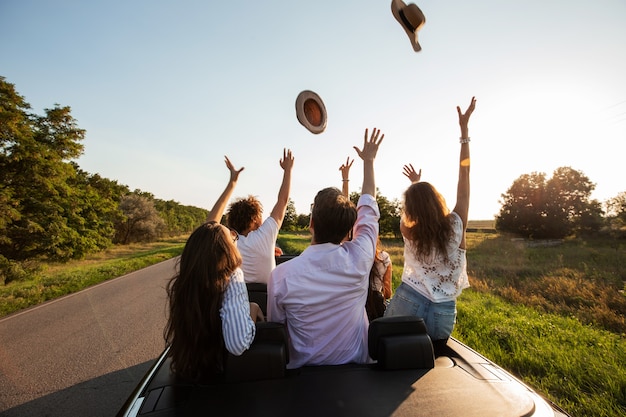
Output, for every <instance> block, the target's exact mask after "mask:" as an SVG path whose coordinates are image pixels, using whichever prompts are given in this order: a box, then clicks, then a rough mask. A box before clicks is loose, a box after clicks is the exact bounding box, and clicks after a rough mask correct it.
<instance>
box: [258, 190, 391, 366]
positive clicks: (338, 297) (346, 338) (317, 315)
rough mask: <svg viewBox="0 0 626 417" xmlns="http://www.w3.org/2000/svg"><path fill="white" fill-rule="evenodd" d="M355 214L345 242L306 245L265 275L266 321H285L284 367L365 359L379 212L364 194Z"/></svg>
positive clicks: (370, 197)
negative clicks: (286, 355) (286, 354)
mask: <svg viewBox="0 0 626 417" xmlns="http://www.w3.org/2000/svg"><path fill="white" fill-rule="evenodd" d="M357 210H358V216H357V221H356V223H355V225H354V236H353V239H352V240H351V241H348V242H344V243H342V244H340V245H336V244H333V243H322V244H316V245H311V246H309V247H308V248H306V249H305V250H304V251H303V252H302V254H301V255H300V256H298V257H296V258H294V259H292V260H290V261H289V262H285V263H282V264H280V265H278V266H277V267H276V269H274V271H273V272H272V274H271V277H270V282H269V285H268V299H267V304H268V306H267V314H268V320H269V321H274V322H279V323H286V326H287V332H288V334H289V340H290V344H289V363H288V365H287V367H288V368H290V369H293V368H298V367H301V366H303V365H340V364H344V363H351V362H356V363H368V362H369V361H370V359H369V355H368V350H367V331H368V326H369V322H368V319H367V315H366V313H365V300H366V299H367V289H368V286H369V273H370V269H371V268H372V263H373V262H374V254H375V252H376V240H377V237H378V219H379V217H380V214H379V211H378V205H377V204H376V200H375V199H374V197H372V196H371V195H367V194H366V195H362V196H361V198H360V199H359V203H358V204H357Z"/></svg>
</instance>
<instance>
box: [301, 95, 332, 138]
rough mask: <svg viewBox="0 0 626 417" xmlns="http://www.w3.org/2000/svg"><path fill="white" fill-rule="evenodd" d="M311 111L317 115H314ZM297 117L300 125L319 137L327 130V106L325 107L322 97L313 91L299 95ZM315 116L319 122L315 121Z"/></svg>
mask: <svg viewBox="0 0 626 417" xmlns="http://www.w3.org/2000/svg"><path fill="white" fill-rule="evenodd" d="M305 103H306V106H305ZM311 111H313V112H314V113H316V114H315V115H312V114H311ZM296 116H297V117H298V121H299V122H300V124H301V125H302V126H304V127H305V128H307V130H309V131H310V132H311V133H314V134H316V135H317V134H319V133H322V132H323V131H324V130H325V129H326V121H327V116H326V106H324V102H323V101H322V99H321V98H320V96H318V95H317V94H316V93H314V92H313V91H310V90H304V91H302V92H300V94H298V97H297V98H296ZM313 116H317V118H319V120H314V119H313Z"/></svg>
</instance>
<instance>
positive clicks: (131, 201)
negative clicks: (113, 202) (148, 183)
mask: <svg viewBox="0 0 626 417" xmlns="http://www.w3.org/2000/svg"><path fill="white" fill-rule="evenodd" d="M140 194H142V195H138V194H135V193H131V194H128V195H125V196H123V197H122V200H121V201H120V210H121V211H122V213H123V215H124V216H123V218H122V219H121V221H120V222H119V223H118V224H117V225H116V236H115V243H121V244H128V243H132V242H150V241H153V240H156V239H157V238H158V237H159V236H161V234H162V233H163V231H164V229H165V221H164V220H163V219H162V218H161V216H159V212H158V211H157V210H156V208H155V207H154V201H153V200H152V199H150V198H148V197H147V196H146V193H140ZM148 194H149V193H148Z"/></svg>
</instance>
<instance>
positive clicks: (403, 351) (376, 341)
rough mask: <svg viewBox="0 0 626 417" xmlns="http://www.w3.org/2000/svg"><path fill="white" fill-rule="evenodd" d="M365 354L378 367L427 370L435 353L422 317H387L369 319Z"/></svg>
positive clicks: (433, 360) (432, 365)
mask: <svg viewBox="0 0 626 417" xmlns="http://www.w3.org/2000/svg"><path fill="white" fill-rule="evenodd" d="M368 348H369V354H370V357H371V358H372V359H375V360H377V365H378V367H379V368H382V369H431V368H434V366H435V354H434V351H433V344H432V341H431V340H430V336H428V333H427V331H426V324H425V323H424V319H422V318H419V317H414V316H390V317H380V318H377V319H375V320H372V322H371V323H370V327H369V335H368Z"/></svg>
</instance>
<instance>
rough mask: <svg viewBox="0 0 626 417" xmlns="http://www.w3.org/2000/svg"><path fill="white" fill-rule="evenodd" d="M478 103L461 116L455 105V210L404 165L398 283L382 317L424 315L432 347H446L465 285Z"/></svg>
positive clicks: (466, 282)
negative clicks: (458, 144) (401, 263)
mask: <svg viewBox="0 0 626 417" xmlns="http://www.w3.org/2000/svg"><path fill="white" fill-rule="evenodd" d="M475 106H476V100H475V98H474V97H472V100H471V102H470V105H469V106H468V108H467V110H466V111H465V113H463V112H462V111H461V108H460V107H458V106H457V108H456V109H457V113H458V116H459V126H460V128H461V137H460V142H461V150H460V155H459V177H458V184H457V196H456V204H455V206H454V209H453V210H452V211H450V210H449V209H448V207H447V206H446V202H445V200H444V198H443V196H442V195H441V194H440V193H439V191H437V190H436V189H435V187H433V186H432V185H431V184H429V183H427V182H424V181H420V179H421V170H420V171H419V172H416V171H415V169H414V168H413V165H410V164H409V165H405V166H404V175H405V176H406V177H408V178H409V180H410V181H411V185H410V186H409V187H408V188H407V190H406V191H405V192H404V201H403V207H402V218H401V220H400V231H401V232H402V236H403V238H404V270H403V272H402V283H401V284H400V285H399V286H398V288H397V289H396V292H395V295H394V296H393V298H392V299H391V302H390V303H389V306H388V307H387V310H385V316H404V315H414V316H417V317H422V318H423V319H424V321H425V323H426V327H427V329H428V334H429V336H430V337H431V339H432V340H433V343H435V345H436V346H440V345H445V343H446V342H447V340H448V338H449V337H450V335H451V334H452V330H453V328H454V323H455V321H456V299H457V297H458V296H459V295H460V294H461V291H463V289H464V288H467V287H469V281H468V278H467V270H466V262H467V261H466V254H465V230H466V228H467V218H468V211H469V200H470V177H469V171H470V150H469V141H470V137H469V130H468V123H469V119H470V116H471V115H472V113H473V112H474V108H475Z"/></svg>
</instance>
